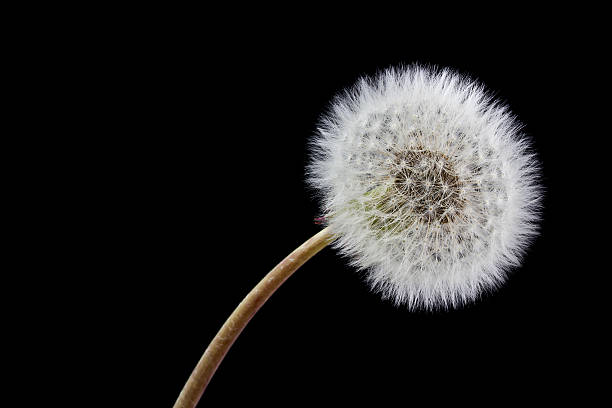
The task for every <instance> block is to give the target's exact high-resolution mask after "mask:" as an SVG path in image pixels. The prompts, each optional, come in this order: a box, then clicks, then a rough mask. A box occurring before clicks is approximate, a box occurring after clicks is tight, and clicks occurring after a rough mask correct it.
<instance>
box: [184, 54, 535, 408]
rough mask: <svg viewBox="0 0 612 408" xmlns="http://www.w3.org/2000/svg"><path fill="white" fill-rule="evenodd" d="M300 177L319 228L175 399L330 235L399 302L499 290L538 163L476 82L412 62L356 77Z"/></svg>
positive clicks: (189, 395) (199, 384) (196, 383)
mask: <svg viewBox="0 0 612 408" xmlns="http://www.w3.org/2000/svg"><path fill="white" fill-rule="evenodd" d="M311 146H312V152H313V154H312V160H311V163H310V164H309V166H308V181H309V183H310V185H311V186H313V187H314V188H315V189H316V190H317V192H318V193H319V195H320V197H321V206H322V212H323V216H322V217H319V218H317V223H318V224H326V226H325V228H324V229H323V230H322V231H321V232H319V233H318V234H316V235H315V236H314V237H312V238H311V239H309V240H308V241H306V242H305V243H304V244H303V245H302V246H300V247H299V248H298V249H296V250H295V251H294V252H293V253H291V254H290V255H289V256H288V257H287V258H285V259H284V260H283V261H282V262H281V263H280V264H279V265H277V266H276V267H275V268H274V269H273V270H272V271H271V272H270V273H269V274H268V275H267V276H266V277H265V278H264V279H263V280H262V281H261V282H260V283H259V284H258V285H257V286H256V287H255V288H254V289H253V291H251V293H249V295H247V297H246V298H245V299H244V300H243V301H242V303H241V304H240V305H239V306H238V308H237V309H236V310H235V311H234V313H233V314H232V315H231V316H230V318H229V319H228V321H227V322H226V323H225V324H224V326H223V327H222V328H221V330H220V331H219V333H218V334H217V336H216V337H215V338H214V339H213V341H212V343H211V344H210V346H209V347H208V348H207V350H206V352H205V353H204V355H203V357H202V359H201V360H200V362H199V363H198V365H197V366H196V368H195V370H194V372H193V373H192V375H191V377H190V378H189V380H188V382H187V384H186V385H185V388H184V389H183V391H182V392H181V395H180V396H179V399H178V400H177V402H176V404H175V407H193V406H195V404H196V403H197V401H198V400H199V398H200V396H201V395H202V393H203V391H204V389H205V387H206V385H207V384H208V382H209V381H210V378H211V377H212V375H213V374H214V372H215V370H216V368H217V366H218V364H219V363H220V362H221V360H222V359H223V357H224V356H225V354H226V353H227V351H228V350H229V348H230V347H231V345H232V344H233V342H234V340H235V339H236V338H237V336H238V335H239V334H240V332H241V331H242V329H243V328H244V327H245V325H246V324H247V323H248V321H249V320H250V318H251V317H252V316H253V314H254V313H255V312H256V311H257V310H258V309H259V307H261V305H263V303H264V302H265V301H266V300H267V299H268V298H269V297H270V295H271V294H272V293H273V292H274V291H275V290H276V289H277V288H278V287H279V286H280V285H281V284H282V283H283V282H284V280H285V279H287V278H288V277H289V276H290V275H291V274H292V273H293V272H294V271H295V270H296V269H298V268H299V267H300V266H301V265H302V264H303V263H304V262H306V261H307V260H308V259H310V257H312V256H313V255H314V254H316V253H317V252H319V251H320V250H321V249H323V248H324V247H325V246H326V245H328V244H330V243H332V245H333V246H334V247H335V248H337V249H338V250H339V251H340V252H341V253H342V254H343V255H345V256H346V257H347V258H348V259H349V260H350V262H351V263H352V264H353V265H354V266H355V267H357V268H358V269H359V270H361V271H363V273H364V274H365V276H366V277H367V280H368V282H369V283H370V285H371V287H372V288H373V289H374V290H375V291H377V292H380V293H381V294H382V296H383V297H384V298H388V299H391V300H392V301H394V302H395V303H396V304H397V305H403V306H405V307H407V308H409V309H417V308H424V309H444V308H450V307H457V306H459V305H461V304H464V303H466V302H469V301H473V300H474V299H476V298H477V297H478V296H479V295H480V294H481V293H482V292H483V291H487V290H492V289H494V288H496V287H498V286H499V285H500V284H501V283H503V282H504V280H505V279H506V277H507V273H508V271H509V270H510V268H511V267H513V266H517V265H519V263H520V260H521V257H522V256H523V254H524V252H525V250H526V248H527V246H528V244H529V243H530V241H531V240H532V239H533V238H534V237H535V235H536V233H537V221H538V218H539V206H540V198H539V197H540V192H541V190H540V187H539V183H538V172H539V165H538V162H537V160H536V158H535V156H534V154H533V153H532V151H531V149H530V146H529V143H528V141H527V140H526V138H525V137H524V135H522V134H521V125H520V123H519V122H518V121H517V120H516V119H515V118H514V117H513V116H512V114H511V113H510V112H509V111H508V109H507V108H506V107H505V106H503V105H502V104H500V103H499V102H496V101H495V100H493V99H492V97H491V96H490V95H489V94H487V93H486V91H485V90H484V88H483V86H482V85H480V84H478V83H477V82H475V81H472V80H470V79H469V78H467V77H463V76H460V75H458V74H456V73H454V72H452V71H450V70H438V69H428V68H422V67H419V66H411V67H408V68H402V69H389V70H387V71H385V72H384V73H382V74H380V75H379V76H377V77H376V78H373V79H367V78H364V79H362V80H360V81H359V82H358V83H357V84H356V85H355V87H353V88H352V89H350V90H348V91H346V92H345V93H344V94H342V95H341V96H339V97H337V98H336V100H335V101H334V103H333V105H332V108H331V109H330V111H329V113H328V114H327V115H326V116H324V118H323V119H322V121H321V125H320V127H319V129H318V132H317V134H316V136H315V138H314V139H313V141H312V143H311Z"/></svg>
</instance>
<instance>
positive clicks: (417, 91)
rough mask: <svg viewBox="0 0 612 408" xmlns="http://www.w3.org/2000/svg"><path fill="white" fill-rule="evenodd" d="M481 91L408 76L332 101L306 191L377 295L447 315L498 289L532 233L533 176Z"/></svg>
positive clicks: (513, 135)
mask: <svg viewBox="0 0 612 408" xmlns="http://www.w3.org/2000/svg"><path fill="white" fill-rule="evenodd" d="M520 127H521V125H520V124H519V123H518V122H517V121H516V120H515V119H514V117H513V116H512V115H511V113H510V112H509V111H508V109H507V108H506V107H505V106H503V105H501V104H499V103H498V102H496V101H494V100H493V99H492V98H491V97H490V96H488V95H487V94H486V92H485V90H484V88H483V86H482V85H480V84H478V83H476V82H474V81H472V80H470V79H469V78H466V77H463V76H460V75H458V74H456V73H454V72H452V71H450V70H447V69H444V70H437V69H429V68H423V67H419V66H410V67H407V68H401V69H389V70H387V71H385V72H384V73H382V74H380V75H378V76H377V77H376V78H373V79H367V78H366V79H361V80H360V81H359V82H358V83H357V84H356V85H355V87H354V88H352V89H351V90H349V91H347V92H346V93H345V94H343V95H341V96H340V97H338V98H336V100H335V101H334V103H333V105H332V107H331V110H330V112H329V113H328V114H327V115H326V116H325V117H324V118H323V119H322V121H321V124H320V127H319V129H318V132H317V134H316V137H315V138H314V140H313V142H312V151H313V156H312V161H311V163H310V165H309V167H308V180H309V182H310V184H311V185H313V186H314V187H315V188H316V189H317V191H318V192H319V193H320V194H321V198H322V207H323V212H324V216H325V222H326V223H327V224H328V226H329V227H330V230H331V232H332V233H333V234H335V236H336V237H337V238H336V240H335V242H334V245H335V246H336V248H338V249H340V251H341V252H342V253H343V254H344V255H347V256H348V257H349V259H350V260H351V262H352V263H353V264H354V265H355V266H356V267H358V268H359V269H360V270H364V271H365V272H366V275H365V276H366V277H367V279H368V281H369V282H370V284H371V286H372V288H373V289H374V290H375V291H379V292H380V293H381V294H382V295H383V297H385V298H390V299H392V300H393V301H395V303H397V304H404V305H407V306H408V307H409V308H411V309H414V308H425V309H435V308H448V307H456V306H458V305H461V304H463V303H465V302H468V301H471V300H474V299H475V298H477V297H478V296H479V295H480V294H481V293H482V292H483V291H485V290H490V289H493V288H495V287H497V286H498V285H500V284H501V283H503V282H504V280H505V279H506V274H507V272H508V269H509V268H510V267H512V266H516V265H518V264H519V263H520V260H521V257H522V255H523V253H524V251H525V249H526V247H527V246H528V244H529V242H530V241H531V240H532V238H533V237H534V236H535V234H536V233H537V221H538V218H539V205H540V193H541V190H540V187H539V181H538V177H539V176H538V174H539V165H538V162H537V160H536V158H535V157H534V155H533V153H531V152H530V147H529V143H528V141H527V140H526V139H525V137H524V135H522V134H521V131H520Z"/></svg>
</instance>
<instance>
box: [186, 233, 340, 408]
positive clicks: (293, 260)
mask: <svg viewBox="0 0 612 408" xmlns="http://www.w3.org/2000/svg"><path fill="white" fill-rule="evenodd" d="M332 240H333V237H332V235H331V233H330V232H329V227H328V228H325V229H323V230H322V231H320V232H319V233H317V234H316V235H314V236H313V237H312V238H310V239H309V240H308V241H306V242H304V243H303V244H302V245H301V246H300V247H298V248H297V249H296V250H295V251H293V252H292V253H291V254H289V256H287V257H286V258H285V259H283V260H282V261H281V263H279V264H278V265H276V267H275V268H274V269H272V271H270V273H268V274H267V275H266V276H265V277H264V278H263V279H262V280H261V281H260V282H259V283H258V284H257V286H255V288H253V290H251V292H249V294H248V295H247V296H246V297H245V298H244V299H243V300H242V302H240V304H239V305H238V307H237V308H236V309H235V310H234V312H233V313H232V314H231V316H230V317H229V318H228V319H227V320H226V322H225V324H223V327H221V330H219V332H218V333H217V335H216V336H215V338H214V339H213V340H212V342H211V343H210V345H209V346H208V348H207V349H206V351H205V352H204V355H203V356H202V358H201V359H200V361H199V362H198V364H197V365H196V367H195V369H194V370H193V372H192V373H191V376H189V379H188V380H187V383H186V384H185V387H183V390H182V391H181V394H180V395H179V397H178V399H177V400H176V403H175V404H174V408H193V407H195V406H196V404H197V403H198V401H199V400H200V397H201V396H202V394H203V393H204V390H205V389H206V386H207V385H208V383H209V382H210V379H211V377H212V376H213V374H214V373H215V371H216V370H217V367H218V366H219V364H220V363H221V361H222V360H223V357H225V354H227V352H228V350H229V348H230V347H231V346H232V344H234V341H235V340H236V338H237V337H238V336H239V335H240V333H241V332H242V330H243V329H244V327H245V326H246V325H247V323H248V322H249V321H250V320H251V318H252V317H253V315H254V314H255V313H256V312H257V311H258V310H259V308H260V307H261V306H262V305H263V304H264V303H265V302H266V300H268V298H269V297H270V296H271V295H272V294H273V293H274V291H276V289H278V287H279V286H280V285H282V284H283V282H285V280H286V279H287V278H288V277H289V276H291V275H292V274H293V272H295V271H296V270H297V269H298V268H299V267H300V266H302V265H303V264H304V263H305V262H306V261H307V260H309V259H310V258H311V257H312V256H314V255H315V254H316V253H317V252H319V251H320V250H322V249H323V248H325V246H327V244H329V243H330V242H331V241H332Z"/></svg>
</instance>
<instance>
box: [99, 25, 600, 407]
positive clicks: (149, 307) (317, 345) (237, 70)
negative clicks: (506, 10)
mask: <svg viewBox="0 0 612 408" xmlns="http://www.w3.org/2000/svg"><path fill="white" fill-rule="evenodd" d="M177 26H179V27H177ZM268 28H269V27H268ZM286 28H287V27H282V28H281V27H279V28H278V29H277V30H275V29H274V28H272V29H267V30H264V28H263V27H260V26H253V27H247V28H245V30H244V31H239V32H229V31H225V32H223V33H221V34H220V33H219V32H216V33H215V32H212V33H211V32H207V33H205V35H202V33H201V32H200V31H198V30H190V29H189V27H180V24H176V25H173V26H172V29H171V30H168V31H164V29H163V28H162V29H161V30H160V31H159V32H157V33H156V34H155V35H154V36H152V37H147V36H143V37H142V38H143V40H139V41H135V42H134V43H133V44H131V45H128V46H127V47H126V50H125V54H126V55H125V58H127V59H128V60H130V61H136V62H137V64H135V65H133V66H132V65H130V64H128V66H127V67H122V66H113V68H114V69H117V70H118V71H119V70H123V71H121V72H122V73H121V77H122V80H123V81H125V83H126V86H127V88H126V89H124V91H123V92H122V94H121V98H122V99H123V100H122V101H121V102H120V104H119V106H120V108H117V109H118V110H119V111H120V113H121V114H123V115H126V116H130V117H131V120H130V126H131V127H128V128H127V129H126V128H124V129H122V133H121V135H124V134H129V135H130V136H129V137H124V136H120V137H118V139H117V146H118V147H119V150H121V152H122V154H123V155H125V156H123V157H121V156H122V154H119V155H118V156H114V158H113V159H112V160H118V162H120V165H119V164H118V165H117V168H121V169H122V175H121V176H120V177H121V179H122V182H121V187H119V188H118V189H114V191H115V193H116V194H115V195H114V196H113V198H111V199H110V202H109V204H108V205H109V206H110V207H112V208H114V209H115V211H118V212H119V213H120V215H121V217H122V219H124V220H125V222H124V223H122V225H121V228H120V230H119V231H117V234H116V235H117V236H116V238H115V239H114V241H113V242H112V243H110V244H108V247H107V250H108V253H109V254H112V259H115V260H117V262H116V263H115V265H114V266H115V268H113V270H114V271H116V272H113V273H111V274H110V278H108V277H106V278H105V279H110V280H113V279H114V283H113V284H111V285H110V286H111V288H112V289H111V291H110V295H109V297H110V299H111V302H113V301H116V302H118V303H120V304H121V305H123V306H125V307H123V306H122V308H121V310H120V315H121V319H120V321H121V323H118V321H119V320H118V321H117V322H110V323H111V325H114V326H115V328H117V327H118V328H119V329H120V331H119V332H120V333H121V334H117V335H115V336H111V338H112V340H111V341H113V342H114V343H116V344H117V345H118V346H119V347H120V348H121V349H122V350H123V351H125V352H126V354H127V356H128V357H126V359H127V362H128V363H133V362H135V363H137V364H135V365H134V366H135V367H137V368H134V369H132V368H129V369H127V373H124V374H127V375H128V377H139V378H143V377H144V378H145V379H146V380H145V381H143V382H142V385H139V386H138V387H139V388H138V389H137V390H136V391H137V392H138V393H142V394H146V395H147V396H149V397H151V398H152V399H153V401H155V406H170V405H171V404H172V403H173V401H174V400H175V398H176V397H177V396H178V393H179V392H180V390H181V388H182V386H183V384H184V382H185V381H186V379H187V377H188V376H189V374H190V372H191V370H192V369H193V367H194V366H195V364H196V362H197V361H198V359H199V358H200V356H201V354H202V353H203V351H204V349H205V348H206V346H207V345H208V343H209V342H210V341H211V339H212V338H213V337H214V335H215V333H216V332H217V330H218V329H219V328H220V327H221V325H222V324H223V322H224V321H225V319H226V318H227V317H228V316H229V315H230V313H231V312H232V310H233V309H234V308H235V307H236V306H237V305H238V303H239V302H240V301H241V299H242V298H243V297H244V296H245V295H246V294H247V293H248V292H249V291H250V289H251V288H252V287H253V286H254V285H255V284H256V283H257V282H258V281H259V280H260V279H261V278H262V277H263V276H264V275H265V274H266V273H267V272H268V271H269V270H270V269H271V268H272V267H274V266H275V265H276V263H278V262H279V261H281V260H282V259H283V258H284V257H285V256H286V255H287V254H288V253H289V252H291V251H292V250H293V249H295V248H296V247H297V246H299V245H300V244H301V243H302V242H303V241H305V240H306V239H308V238H309V237H310V236H312V235H313V234H315V233H316V232H317V231H319V230H320V226H318V225H315V223H314V222H313V221H314V218H315V217H317V216H318V215H319V209H318V205H317V202H316V199H315V197H314V194H313V192H312V191H309V190H308V189H307V188H306V185H305V182H304V167H305V164H306V163H307V161H308V149H307V143H308V140H309V138H310V137H311V136H312V134H313V133H314V131H315V129H316V125H317V120H318V119H319V117H320V115H321V114H322V113H324V112H325V111H326V109H327V108H328V104H329V102H330V101H331V99H332V98H333V97H334V96H335V95H336V94H338V93H339V92H341V91H342V90H343V89H345V88H346V87H349V86H351V85H352V84H353V83H354V82H355V81H356V80H357V79H358V78H359V77H360V76H362V75H374V74H376V72H377V71H379V70H381V69H385V68H387V67H390V66H397V65H399V64H411V63H424V64H434V65H437V66H440V67H450V68H453V69H455V70H457V71H458V72H460V73H463V74H468V75H470V76H471V77H472V78H474V79H477V80H479V81H482V82H483V83H484V84H486V85H487V87H488V88H489V90H491V91H492V92H494V93H495V95H497V96H498V98H500V99H501V100H502V101H503V102H505V103H506V104H508V105H509V106H510V108H511V110H512V111H513V112H514V113H515V114H516V115H517V116H518V117H519V119H520V120H521V121H522V122H523V123H524V124H525V129H524V131H525V133H526V134H527V135H528V136H529V137H530V138H531V139H532V141H533V145H534V147H535V149H536V151H537V153H538V155H539V158H540V160H541V162H542V167H543V179H542V183H543V185H544V187H545V197H544V212H543V221H542V223H541V234H540V235H539V237H538V238H537V239H536V241H535V242H534V244H533V245H532V246H531V247H530V249H529V251H528V253H527V255H526V257H525V259H524V262H523V265H522V266H521V267H520V268H516V269H515V270H513V271H512V273H511V277H510V279H509V280H508V282H507V284H506V285H504V286H503V287H502V288H501V289H499V290H497V291H496V292H495V293H493V294H486V295H484V296H483V298H482V299H481V300H479V301H477V302H476V303H474V304H471V305H469V306H466V307H463V308H461V309H459V310H452V311H445V312H409V311H407V310H405V309H403V308H401V307H400V308H398V307H395V306H393V305H392V304H391V303H390V302H387V301H383V300H381V299H380V297H379V296H378V295H376V294H373V293H371V292H370V291H369V289H368V287H367V285H366V284H365V283H364V282H363V277H362V276H360V274H359V273H356V271H355V270H353V268H351V267H350V266H348V265H347V261H346V260H345V259H343V258H342V257H340V256H339V255H338V254H337V253H336V252H335V251H334V250H332V249H329V248H327V249H325V250H323V251H322V252H321V253H320V254H318V255H317V256H315V257H314V258H313V259H312V260H311V261H309V262H308V263H307V264H305V265H304V266H303V267H302V268H301V269H300V270H298V272H296V274H295V275H294V276H292V277H291V278H290V279H289V280H288V281H287V282H286V283H285V284H284V285H283V286H282V287H281V288H280V289H279V290H278V291H277V292H276V293H275V294H274V295H273V296H272V298H271V299H270V300H269V301H268V302H267V303H266V304H265V305H264V307H263V308H262V309H261V310H260V311H259V312H258V313H257V315H256V316H255V317H254V318H253V319H252V321H251V322H250V323H249V325H248V326H247V328H246V329H245V331H244V332H243V333H242V335H241V336H240V337H239V339H238V340H237V342H236V343H235V344H234V346H233V347H232V348H231V350H230V352H229V353H228V355H227V357H226V358H225V360H224V361H223V363H222V364H221V366H220V367H219V369H218V371H217V372H216V374H215V376H214V377H213V379H212V381H211V383H210V385H209V387H208V389H207V391H206V393H205V394H204V396H203V398H202V400H201V401H202V403H201V405H202V406H211V407H212V406H237V405H238V404H242V403H246V402H249V403H252V404H255V405H260V404H261V405H264V404H265V405H266V406H293V405H296V404H297V403H298V402H299V403H306V404H308V405H310V404H313V405H314V404H320V403H328V402H335V403H342V404H347V405H348V404H351V405H352V404H355V403H357V404H358V403H362V402H366V401H372V402H374V403H376V404H381V405H382V404H383V403H386V402H394V403H397V402H400V403H402V404H404V403H405V404H407V405H409V404H416V403H427V404H428V405H434V406H437V405H444V404H448V403H452V404H462V403H469V404H477V403H483V404H494V405H498V404H499V403H500V402H507V401H509V400H512V399H516V400H519V401H530V402H536V401H550V400H551V399H553V398H555V399H556V398H559V397H561V398H563V399H566V398H570V397H573V396H574V395H575V394H577V393H578V392H577V383H578V381H579V380H580V378H581V377H582V375H583V372H584V371H583V370H582V369H580V368H576V364H578V365H579V366H581V364H582V362H583V360H584V357H583V353H584V352H585V348H584V345H585V344H587V343H588V342H589V341H590V340H589V339H590V329H589V327H588V324H587V323H586V322H585V320H584V318H583V316H584V314H583V312H582V311H583V310H584V307H585V303H584V302H582V301H577V297H579V296H580V297H583V296H584V294H583V292H582V290H581V283H580V282H579V281H578V280H577V279H575V274H574V272H575V271H576V269H577V267H578V266H577V263H576V261H575V260H574V259H573V257H572V256H570V255H571V251H572V250H573V251H574V252H576V248H570V247H569V245H570V243H568V241H571V240H569V239H568V235H571V234H568V231H569V230H570V229H572V228H573V227H574V223H576V222H577V223H579V222H580V221H579V220H578V221H571V220H570V219H568V217H567V214H568V212H571V213H575V212H576V207H575V204H574V202H573V201H572V199H571V196H567V195H566V194H565V190H566V189H567V188H568V186H572V185H573V186H576V185H578V183H577V182H576V181H575V180H574V179H573V178H572V175H571V172H569V171H568V169H567V164H568V163H567V156H568V154H569V153H571V151H572V148H571V147H570V143H569V141H570V140H574V139H575V138H576V132H577V131H578V130H579V129H580V128H581V124H580V114H579V113H577V112H578V111H577V110H576V106H575V104H574V105H572V104H570V103H569V100H570V99H571V98H569V97H568V92H576V91H578V90H577V89H575V88H576V87H574V86H573V85H571V81H570V85H569V86H568V85H567V83H568V78H569V77H570V76H571V75H572V74H575V73H576V72H577V71H578V70H579V69H580V66H581V65H583V64H584V61H585V58H587V57H588V55H587V54H585V53H581V54H580V58H577V54H576V53H577V52H578V51H577V50H578V49H580V47H579V44H576V43H574V42H572V41H573V40H572V36H571V35H570V34H571V33H569V34H567V35H561V34H563V33H562V32H557V33H556V35H554V36H552V35H550V33H547V32H546V30H542V32H537V33H533V34H531V33H530V35H528V36H525V37H521V36H519V35H518V34H517V31H516V30H517V29H516V28H514V29H513V30H514V31H510V35H503V33H504V32H505V33H506V34H507V33H508V29H509V27H495V26H490V27H487V28H486V30H487V33H488V34H487V35H483V33H477V32H476V33H474V34H473V35H471V36H470V35H468V36H465V37H462V38H456V39H455V38H453V37H452V36H451V37H446V39H445V41H439V40H437V39H436V38H433V37H432V38H430V39H429V40H425V39H422V38H419V39H416V38H412V39H411V40H410V41H407V40H403V38H404V37H400V40H401V41H397V42H393V43H391V42H389V41H387V39H385V38H382V39H381V37H380V36H375V35H374V36H373V35H369V36H364V37H363V38H362V37H359V38H355V37H354V36H347V35H346V34H345V33H342V32H333V31H330V32H326V33H325V36H324V39H319V38H318V37H317V38H314V37H313V36H312V32H311V31H308V30H305V31H302V32H299V33H297V34H294V33H291V35H290V34H288V33H287V31H286ZM170 32H171V33H170ZM406 36H407V38H411V37H410V36H409V35H408V34H406ZM368 38H369V39H370V40H371V42H368ZM383 39H384V40H385V41H382V40H383ZM381 44H382V45H381ZM571 100H573V101H575V100H576V99H575V98H573V99H571ZM115 157H119V158H118V159H116V158H115ZM111 167H112V165H111ZM125 170H128V171H125ZM118 208H121V209H120V210H117V209H118ZM572 220H575V218H572ZM115 257H116V258H115ZM560 258H561V259H560ZM118 259H122V260H121V261H118ZM559 260H561V261H562V262H559ZM112 263H113V261H111V264H112ZM126 366H129V367H132V365H131V364H127V365H126V364H125V361H123V362H118V363H117V370H118V371H123V370H124V368H125V367H126ZM132 386H133V384H132ZM132 391H133V389H132ZM586 397H588V393H587V394H586ZM586 397H585V396H584V395H583V397H581V398H586Z"/></svg>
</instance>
